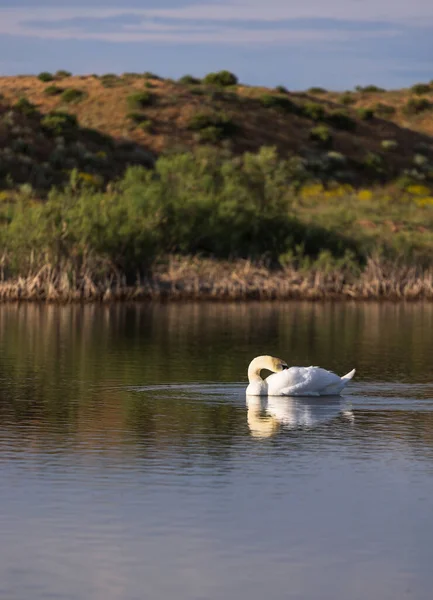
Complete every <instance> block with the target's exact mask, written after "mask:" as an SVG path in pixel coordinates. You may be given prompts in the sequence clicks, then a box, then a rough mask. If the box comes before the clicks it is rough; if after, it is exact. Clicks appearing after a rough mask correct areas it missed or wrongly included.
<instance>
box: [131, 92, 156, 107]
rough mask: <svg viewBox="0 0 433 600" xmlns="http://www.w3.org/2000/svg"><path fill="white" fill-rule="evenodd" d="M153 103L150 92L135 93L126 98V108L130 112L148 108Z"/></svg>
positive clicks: (152, 96) (153, 99)
mask: <svg viewBox="0 0 433 600" xmlns="http://www.w3.org/2000/svg"><path fill="white" fill-rule="evenodd" d="M154 102H155V96H154V95H153V94H152V93H151V92H137V93H136V94H131V95H129V96H128V98H127V103H128V108H130V109H131V110H134V109H136V110H140V109H141V108H145V107H146V106H150V105H152V104H153V103H154Z"/></svg>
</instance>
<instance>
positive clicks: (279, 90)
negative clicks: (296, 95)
mask: <svg viewBox="0 0 433 600" xmlns="http://www.w3.org/2000/svg"><path fill="white" fill-rule="evenodd" d="M275 91H276V92H277V93H278V94H288V93H289V90H288V89H287V88H286V87H285V86H284V85H277V87H276V88H275Z"/></svg>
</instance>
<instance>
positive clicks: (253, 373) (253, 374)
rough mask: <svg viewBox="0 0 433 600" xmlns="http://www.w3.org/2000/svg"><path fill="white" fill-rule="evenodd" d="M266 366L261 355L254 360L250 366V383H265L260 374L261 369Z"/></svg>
mask: <svg viewBox="0 0 433 600" xmlns="http://www.w3.org/2000/svg"><path fill="white" fill-rule="evenodd" d="M264 368H265V366H264V365H263V360H262V357H261V356H259V357H258V358H255V359H254V360H252V361H251V363H250V366H249V367H248V381H249V382H250V383H263V379H262V377H261V376H260V371H261V370H262V369H264ZM244 373H245V371H244Z"/></svg>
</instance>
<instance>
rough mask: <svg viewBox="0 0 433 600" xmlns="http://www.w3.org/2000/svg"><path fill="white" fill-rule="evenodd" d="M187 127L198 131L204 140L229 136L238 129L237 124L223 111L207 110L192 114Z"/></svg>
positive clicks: (214, 139)
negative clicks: (211, 111)
mask: <svg viewBox="0 0 433 600" xmlns="http://www.w3.org/2000/svg"><path fill="white" fill-rule="evenodd" d="M188 129H190V130H191V131H198V132H200V136H199V137H200V139H202V140H206V141H218V140H221V139H225V138H229V137H231V136H233V135H235V134H236V133H237V131H238V127H237V125H236V124H235V123H234V122H233V121H232V119H231V118H230V117H229V116H228V115H226V114H225V113H207V112H199V113H196V114H195V115H193V116H192V117H191V119H190V120H189V122H188ZM205 130H206V131H205ZM203 132H204V133H203Z"/></svg>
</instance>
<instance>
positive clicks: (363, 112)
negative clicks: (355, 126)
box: [356, 108, 374, 121]
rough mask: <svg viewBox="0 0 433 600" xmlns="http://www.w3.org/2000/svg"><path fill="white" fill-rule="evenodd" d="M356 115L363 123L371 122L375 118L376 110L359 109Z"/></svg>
mask: <svg viewBox="0 0 433 600" xmlns="http://www.w3.org/2000/svg"><path fill="white" fill-rule="evenodd" d="M356 114H357V115H358V117H359V118H360V119H361V121H370V120H371V119H373V117H374V110H373V109H372V108H358V110H357V111H356Z"/></svg>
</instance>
